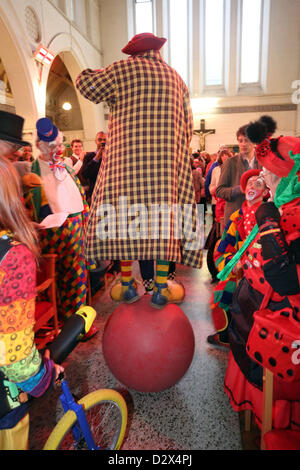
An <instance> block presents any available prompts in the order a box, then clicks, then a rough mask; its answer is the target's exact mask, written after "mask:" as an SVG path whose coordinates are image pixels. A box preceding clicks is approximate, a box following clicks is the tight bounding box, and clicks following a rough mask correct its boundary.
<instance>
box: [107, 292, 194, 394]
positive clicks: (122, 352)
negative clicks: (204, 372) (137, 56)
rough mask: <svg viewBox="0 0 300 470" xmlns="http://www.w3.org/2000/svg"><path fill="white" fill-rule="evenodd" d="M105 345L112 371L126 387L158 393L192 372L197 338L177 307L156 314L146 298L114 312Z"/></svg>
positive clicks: (108, 324)
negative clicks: (188, 372) (189, 371)
mask: <svg viewBox="0 0 300 470" xmlns="http://www.w3.org/2000/svg"><path fill="white" fill-rule="evenodd" d="M102 345H103V354H104V358H105V361H106V363H107V365H108V367H109V369H110V371H111V372H112V374H113V375H114V376H115V377H116V378H117V379H118V380H119V381H120V382H121V383H122V384H123V385H126V387H128V388H131V389H133V390H137V391H139V392H159V391H162V390H165V389H167V388H170V387H172V386H173V385H175V384H176V383H177V382H178V381H179V380H180V379H181V378H182V377H183V375H184V374H185V372H186V371H187V369H188V368H189V366H190V364H191V362H192V359H193V355H194V349H195V337H194V333H193V329H192V326H191V323H190V321H189V320H188V318H187V317H186V315H185V314H184V312H183V311H182V310H181V308H180V307H178V305H174V304H168V305H167V306H166V307H164V308H163V309H161V310H157V309H155V308H153V307H151V306H150V298H149V296H144V297H143V298H142V299H140V300H139V301H138V302H135V303H133V304H130V305H128V304H121V305H119V306H118V307H117V308H116V309H115V310H114V312H113V313H112V314H111V316H110V318H109V320H108V321H107V323H106V326H105V329H104V334H103V343H102Z"/></svg>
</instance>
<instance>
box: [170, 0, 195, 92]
mask: <svg viewBox="0 0 300 470" xmlns="http://www.w3.org/2000/svg"><path fill="white" fill-rule="evenodd" d="M186 1H187V15H186V18H187V19H186V22H187V23H186V27H187V30H186V40H187V53H186V74H187V76H186V79H185V78H184V77H182V76H181V74H180V71H178V70H176V71H177V72H178V73H179V75H180V76H181V78H182V79H183V80H184V82H185V84H186V85H187V87H188V88H190V83H191V77H192V70H191V62H192V59H191V57H192V51H193V44H192V43H190V38H191V24H192V23H191V21H192V0H186ZM167 12H168V13H167V14H168V19H167V25H168V63H169V65H170V66H171V67H173V68H174V69H175V67H174V65H173V64H172V61H171V56H172V55H171V41H172V39H171V16H170V15H171V8H170V0H168V2H167Z"/></svg>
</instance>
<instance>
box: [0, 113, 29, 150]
mask: <svg viewBox="0 0 300 470" xmlns="http://www.w3.org/2000/svg"><path fill="white" fill-rule="evenodd" d="M23 125H24V119H23V118H22V116H19V115H18V114H14V113H8V112H7V111H0V140H5V141H7V142H12V143H13V144H16V145H20V147H22V146H24V145H30V144H29V142H25V141H24V140H23V139H22V132H23Z"/></svg>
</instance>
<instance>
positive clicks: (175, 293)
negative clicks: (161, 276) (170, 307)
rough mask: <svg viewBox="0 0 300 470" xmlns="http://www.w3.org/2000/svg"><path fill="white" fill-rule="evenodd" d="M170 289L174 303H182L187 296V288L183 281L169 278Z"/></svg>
mask: <svg viewBox="0 0 300 470" xmlns="http://www.w3.org/2000/svg"><path fill="white" fill-rule="evenodd" d="M167 284H168V289H169V291H170V292H171V296H172V302H173V303H174V304H180V303H181V302H182V301H183V300H184V297H185V289H184V286H183V284H181V282H178V281H175V280H168V281H167Z"/></svg>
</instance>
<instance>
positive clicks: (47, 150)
mask: <svg viewBox="0 0 300 470" xmlns="http://www.w3.org/2000/svg"><path fill="white" fill-rule="evenodd" d="M62 142H63V136H62V133H61V132H59V133H58V135H57V137H56V139H55V140H53V141H52V142H44V141H43V140H39V141H38V142H37V147H38V149H39V150H40V152H41V158H42V160H45V161H46V162H49V161H56V160H58V159H59V158H61V157H62V155H63V151H64V145H63V143H62Z"/></svg>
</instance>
